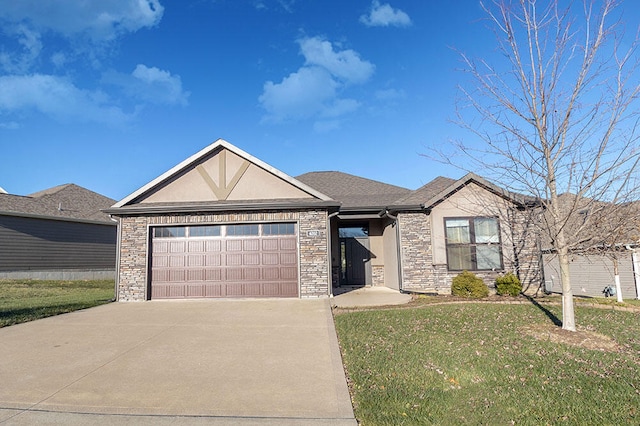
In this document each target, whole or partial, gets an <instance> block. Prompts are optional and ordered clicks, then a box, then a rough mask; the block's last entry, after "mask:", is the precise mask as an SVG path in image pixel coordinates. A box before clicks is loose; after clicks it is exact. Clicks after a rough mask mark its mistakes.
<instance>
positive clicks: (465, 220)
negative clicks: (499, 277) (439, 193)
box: [444, 217, 502, 271]
mask: <svg viewBox="0 0 640 426" xmlns="http://www.w3.org/2000/svg"><path fill="white" fill-rule="evenodd" d="M444 226H445V237H446V240H447V241H446V244H447V265H448V268H449V270H450V271H463V270H469V271H486V270H495V269H502V247H501V243H500V226H499V222H498V218H495V217H462V218H460V217H456V218H445V220H444Z"/></svg>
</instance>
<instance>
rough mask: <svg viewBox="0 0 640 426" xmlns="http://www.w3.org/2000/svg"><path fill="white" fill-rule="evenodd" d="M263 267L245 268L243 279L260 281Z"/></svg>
mask: <svg viewBox="0 0 640 426" xmlns="http://www.w3.org/2000/svg"><path fill="white" fill-rule="evenodd" d="M260 271H261V268H243V269H242V279H243V280H245V281H260V275H261V274H260Z"/></svg>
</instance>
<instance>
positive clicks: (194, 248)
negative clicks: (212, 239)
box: [188, 240, 204, 253]
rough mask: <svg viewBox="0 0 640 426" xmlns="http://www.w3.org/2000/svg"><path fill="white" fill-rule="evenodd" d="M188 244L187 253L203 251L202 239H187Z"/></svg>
mask: <svg viewBox="0 0 640 426" xmlns="http://www.w3.org/2000/svg"><path fill="white" fill-rule="evenodd" d="M188 245H189V253H202V252H204V241H203V240H196V241H189V242H188Z"/></svg>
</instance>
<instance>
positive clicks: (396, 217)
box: [384, 209, 403, 293]
mask: <svg viewBox="0 0 640 426" xmlns="http://www.w3.org/2000/svg"><path fill="white" fill-rule="evenodd" d="M384 216H386V217H388V218H389V219H391V220H393V221H395V225H396V226H395V228H396V256H397V258H398V261H397V265H398V271H397V272H398V291H399V292H400V293H403V289H402V284H403V282H402V252H401V251H400V222H399V221H398V216H394V215H392V214H391V213H389V209H384Z"/></svg>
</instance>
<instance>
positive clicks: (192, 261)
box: [187, 254, 205, 268]
mask: <svg viewBox="0 0 640 426" xmlns="http://www.w3.org/2000/svg"><path fill="white" fill-rule="evenodd" d="M204 262H205V256H204V255H202V254H190V255H189V257H188V261H187V265H188V266H189V267H190V268H192V267H198V266H204V265H205V263H204Z"/></svg>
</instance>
